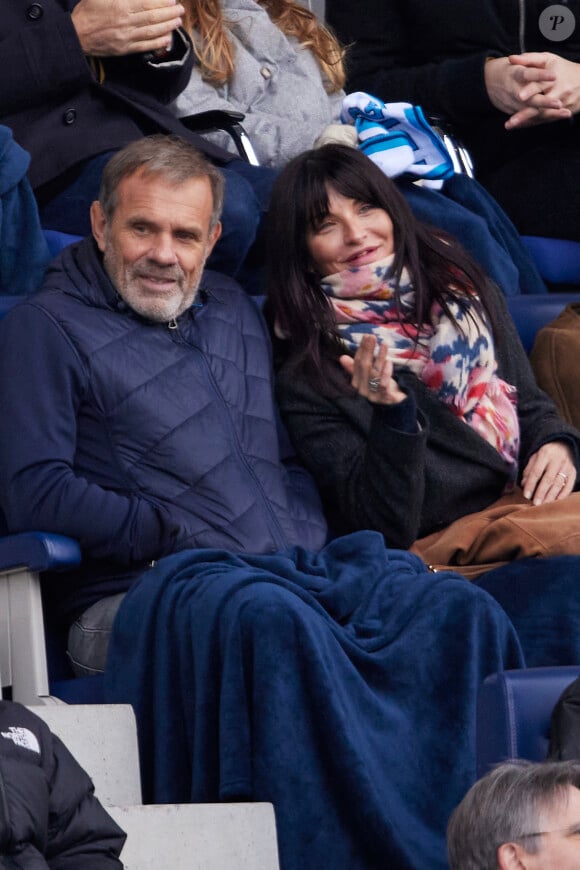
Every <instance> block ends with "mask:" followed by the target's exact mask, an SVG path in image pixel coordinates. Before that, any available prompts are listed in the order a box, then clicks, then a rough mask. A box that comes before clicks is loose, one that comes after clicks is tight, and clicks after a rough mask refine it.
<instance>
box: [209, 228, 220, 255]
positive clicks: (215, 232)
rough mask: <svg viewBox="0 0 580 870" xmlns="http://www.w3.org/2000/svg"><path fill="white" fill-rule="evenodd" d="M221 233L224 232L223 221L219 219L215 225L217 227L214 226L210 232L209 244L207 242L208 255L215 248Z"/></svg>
mask: <svg viewBox="0 0 580 870" xmlns="http://www.w3.org/2000/svg"><path fill="white" fill-rule="evenodd" d="M221 234H222V225H221V221H218V222H217V224H216V225H215V227H213V228H212V230H211V232H210V234H209V239H208V244H207V255H206V256H207V257H209V255H210V254H211V252H212V251H213V249H214V248H215V244H216V242H217V240H218V239H219V237H220V236H221Z"/></svg>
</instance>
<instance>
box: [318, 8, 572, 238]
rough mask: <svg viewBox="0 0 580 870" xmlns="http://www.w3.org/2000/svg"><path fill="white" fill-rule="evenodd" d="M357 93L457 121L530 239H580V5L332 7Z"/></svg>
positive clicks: (480, 169)
mask: <svg viewBox="0 0 580 870" xmlns="http://www.w3.org/2000/svg"><path fill="white" fill-rule="evenodd" d="M326 14H327V18H328V21H329V23H330V24H331V25H332V26H333V28H334V29H335V31H336V33H337V35H338V37H339V38H340V39H341V40H342V42H343V43H345V44H347V45H349V46H350V49H349V64H348V77H347V87H348V89H349V90H353V91H356V90H362V91H368V92H369V93H372V94H374V95H376V96H377V97H380V98H381V99H383V100H385V101H398V100H405V101H408V102H411V103H415V104H418V105H421V106H422V107H423V109H424V110H425V112H426V113H427V114H428V115H432V116H433V115H435V116H437V117H439V118H440V119H441V118H443V119H444V120H445V121H447V122H449V123H450V124H451V126H452V129H453V130H454V132H455V134H456V135H457V136H458V138H459V139H460V140H461V141H462V142H463V144H464V145H465V146H467V148H468V149H469V151H470V152H471V155H472V158H473V162H474V165H475V174H476V177H477V178H478V180H479V181H480V182H481V183H482V184H483V185H484V186H485V187H486V188H487V189H488V190H489V191H490V193H491V194H492V195H493V196H494V197H495V199H496V200H497V202H498V203H499V204H500V205H501V206H502V208H503V209H504V210H505V211H506V212H507V214H508V215H509V217H510V218H511V219H512V221H513V222H514V224H515V225H516V227H517V229H518V230H519V232H520V233H522V234H524V235H532V236H550V237H552V238H562V239H573V240H575V241H579V240H580V214H579V212H578V208H577V207H576V198H575V196H574V195H573V194H572V192H573V191H576V190H577V189H578V186H579V183H580V147H579V145H580V133H579V131H580V127H579V125H578V122H577V116H578V112H579V111H580V3H579V2H578V0H571V2H567V3H565V4H554V3H552V2H550V0H539V2H538V0H520V2H518V3H515V2H513V3H495V2H492V0H483V2H479V0H478V2H475V0H472V2H465V0H444V2H443V3H431V2H429V0H389V2H388V3H384V2H382V0H362V2H361V3H360V4H358V5H357V7H356V11H355V10H353V6H352V3H351V2H349V0H332V3H328V4H327V10H326Z"/></svg>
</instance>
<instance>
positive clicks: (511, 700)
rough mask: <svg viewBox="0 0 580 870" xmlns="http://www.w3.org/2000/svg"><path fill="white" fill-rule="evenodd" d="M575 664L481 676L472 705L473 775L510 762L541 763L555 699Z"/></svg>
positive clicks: (576, 671) (577, 670)
mask: <svg viewBox="0 0 580 870" xmlns="http://www.w3.org/2000/svg"><path fill="white" fill-rule="evenodd" d="M578 676H580V666H572V665H571V666H569V667H552V668H527V669H522V670H517V671H503V672H502V673H499V674H492V675H491V676H489V677H487V678H486V679H485V680H484V682H483V685H482V686H481V689H480V692H479V698H478V707H477V775H478V777H481V776H484V775H485V774H486V773H487V772H488V771H489V770H490V769H491V768H492V767H493V766H494V765H496V764H499V763H501V762H502V761H507V760H509V759H511V758H525V759H527V760H528V761H543V760H544V759H545V758H546V753H547V751H548V742H549V737H550V717H551V715H552V710H553V709H554V706H555V704H556V701H557V700H558V698H559V697H560V695H561V694H562V692H563V691H564V689H565V688H566V687H567V686H569V685H570V683H572V682H573V681H574V680H575V679H576V678H577V677H578Z"/></svg>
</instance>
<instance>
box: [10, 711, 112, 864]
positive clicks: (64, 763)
mask: <svg viewBox="0 0 580 870" xmlns="http://www.w3.org/2000/svg"><path fill="white" fill-rule="evenodd" d="M124 842H125V835H124V834H123V832H122V831H121V829H120V828H119V827H118V825H117V824H116V823H115V822H114V821H113V820H112V819H111V818H110V816H109V815H108V814H107V813H106V812H105V810H104V809H103V807H102V806H101V804H100V803H99V802H98V800H97V799H96V798H95V797H94V795H93V785H92V782H91V780H90V779H89V777H88V776H87V774H86V773H85V772H84V770H83V769H82V768H81V767H80V766H79V765H78V764H77V762H76V761H75V759H74V758H73V757H72V755H71V754H70V752H69V751H68V750H67V748H66V747H65V746H64V744H63V743H62V742H61V741H60V740H59V739H58V737H56V736H55V735H53V734H52V733H51V731H50V730H49V728H48V727H47V725H46V724H45V723H44V722H43V721H42V720H41V719H39V717H38V716H35V715H34V714H33V713H32V712H31V711H30V710H27V709H26V707H22V706H21V705H20V704H14V703H10V702H8V701H0V867H6V868H22V870H46V868H50V870H117V868H121V867H122V866H123V865H122V864H121V862H120V861H119V860H118V856H119V854H120V852H121V849H122V848H123V844H124Z"/></svg>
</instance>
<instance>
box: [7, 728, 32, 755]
mask: <svg viewBox="0 0 580 870" xmlns="http://www.w3.org/2000/svg"><path fill="white" fill-rule="evenodd" d="M0 735H1V736H2V737H6V738H7V739H8V740H12V742H13V743H15V744H16V746H21V747H22V748H23V749H30V751H31V752H37V753H38V754H39V755H40V744H39V742H38V740H37V738H36V735H35V734H33V733H32V731H29V730H28V728H17V727H16V726H15V725H11V726H10V728H9V729H8V731H0Z"/></svg>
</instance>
